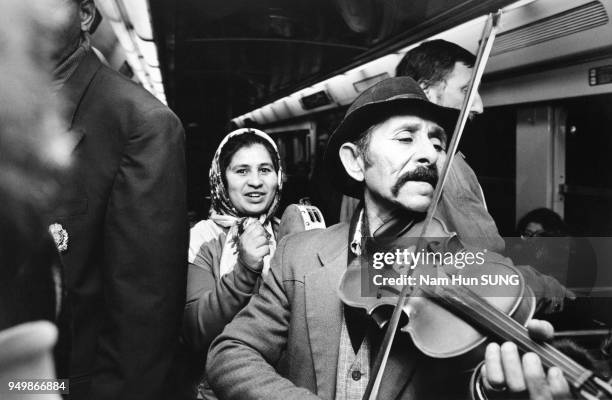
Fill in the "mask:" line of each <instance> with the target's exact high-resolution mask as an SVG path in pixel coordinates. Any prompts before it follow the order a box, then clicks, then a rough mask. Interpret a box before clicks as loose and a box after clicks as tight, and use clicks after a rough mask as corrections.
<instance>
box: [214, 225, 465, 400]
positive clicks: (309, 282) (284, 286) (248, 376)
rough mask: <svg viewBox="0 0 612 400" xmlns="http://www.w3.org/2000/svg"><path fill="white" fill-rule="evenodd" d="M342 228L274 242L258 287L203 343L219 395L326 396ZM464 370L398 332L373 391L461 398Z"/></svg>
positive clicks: (334, 360) (330, 385)
mask: <svg viewBox="0 0 612 400" xmlns="http://www.w3.org/2000/svg"><path fill="white" fill-rule="evenodd" d="M348 232H349V228H348V225H347V224H338V225H334V226H332V227H330V228H328V229H326V230H312V231H306V232H302V233H299V234H295V235H290V236H287V237H285V238H283V239H282V240H281V241H280V242H279V245H278V247H277V249H276V253H275V255H274V258H273V260H272V265H271V268H270V273H269V274H268V276H267V277H266V279H264V282H263V285H262V287H261V288H260V291H259V293H258V294H257V295H255V296H253V298H252V299H251V302H250V303H249V304H248V305H247V306H246V307H245V308H244V309H243V310H242V311H241V312H240V313H238V315H237V316H236V317H235V318H234V320H233V321H232V322H231V323H230V324H228V325H227V326H226V327H225V330H224V331H223V333H221V335H220V336H218V337H217V338H216V339H215V341H214V342H213V343H212V345H211V348H210V351H209V354H208V362H207V366H206V373H207V377H208V380H209V383H210V384H211V387H212V388H213V390H214V391H215V393H216V394H217V395H218V396H219V398H221V399H279V400H280V399H316V398H323V399H333V398H334V396H335V393H336V373H337V365H338V349H339V342H340V332H341V326H342V325H341V324H342V311H343V305H342V303H341V302H340V300H339V297H338V294H337V292H336V291H337V288H338V285H339V282H340V279H341V277H342V273H343V272H344V270H345V269H346V268H347V246H348ZM471 372H472V371H471V370H469V369H466V368H464V367H463V366H462V365H461V364H460V363H459V362H456V363H455V362H450V361H448V360H434V359H431V358H428V357H426V356H425V355H423V354H421V353H420V352H419V351H418V350H416V348H415V347H414V346H413V345H412V342H411V339H410V338H408V337H407V335H401V334H398V335H397V339H396V341H395V343H394V345H393V347H392V349H391V353H390V357H389V361H388V365H387V369H386V371H385V375H384V378H383V381H382V384H381V392H380V395H379V398H381V399H417V398H418V399H427V398H431V399H439V398H445V397H447V398H452V399H457V398H461V397H465V396H466V395H467V390H468V386H469V385H468V383H469V382H468V381H469V377H470V374H471Z"/></svg>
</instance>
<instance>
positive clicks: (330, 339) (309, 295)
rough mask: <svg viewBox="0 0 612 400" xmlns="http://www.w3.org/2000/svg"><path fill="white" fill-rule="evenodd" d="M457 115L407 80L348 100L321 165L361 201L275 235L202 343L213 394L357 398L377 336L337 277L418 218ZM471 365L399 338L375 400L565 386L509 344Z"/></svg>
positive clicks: (538, 331) (541, 392)
mask: <svg viewBox="0 0 612 400" xmlns="http://www.w3.org/2000/svg"><path fill="white" fill-rule="evenodd" d="M457 115H458V113H457V111H456V110H452V109H449V108H445V107H441V106H437V105H435V104H434V103H431V102H430V101H429V100H428V99H427V97H426V95H425V94H424V93H423V91H422V90H421V88H420V87H419V86H418V84H417V83H416V82H415V81H414V80H412V79H411V78H407V77H402V78H391V79H387V80H385V81H382V82H379V83H377V84H376V85H374V86H373V87H371V88H369V89H367V90H366V91H364V92H363V93H361V94H360V95H359V96H358V97H357V99H356V100H355V101H354V103H353V104H352V105H351V107H350V108H349V110H348V111H347V114H346V116H345V118H344V120H343V121H342V122H341V124H340V126H339V127H338V128H337V129H336V131H335V132H334V133H333V135H332V137H331V138H330V142H329V144H328V149H327V152H326V154H325V162H326V166H327V168H328V171H329V173H330V174H332V178H333V180H334V182H335V183H336V184H337V186H338V187H339V188H340V189H341V190H342V191H343V193H344V194H347V195H351V196H355V195H357V194H362V195H363V199H364V202H363V207H361V208H360V209H358V210H357V211H356V212H355V214H354V216H353V219H352V221H351V224H338V225H334V226H332V227H330V228H328V229H325V230H311V231H306V232H302V233H299V234H295V235H289V236H287V237H285V238H283V239H282V240H281V241H280V242H279V244H278V248H277V251H276V253H275V256H274V259H273V260H272V265H271V268H270V273H269V275H268V276H267V277H266V279H265V280H264V283H263V285H262V288H261V289H260V292H259V294H258V295H256V296H254V297H253V298H252V300H251V302H250V303H249V304H248V305H247V307H246V308H244V309H243V310H242V311H241V312H240V313H239V314H238V315H237V316H236V317H235V318H234V320H233V321H232V322H231V323H230V324H229V325H227V326H226V328H225V330H224V331H223V333H222V334H221V335H220V336H219V337H218V338H217V339H216V340H215V341H214V342H213V344H212V345H211V348H210V352H209V355H208V363H207V376H208V377H209V382H210V384H211V387H212V388H213V390H214V391H215V393H216V394H217V396H218V397H219V398H221V399H317V398H323V399H342V400H344V399H348V400H360V399H361V398H362V397H363V395H364V393H365V388H366V385H367V383H368V380H369V379H371V373H370V369H371V365H372V362H373V360H374V359H375V356H376V353H377V351H378V350H379V347H380V344H381V341H382V335H383V331H382V330H380V329H379V328H378V325H376V324H375V323H374V322H373V321H372V319H371V318H369V317H368V316H367V315H366V314H365V312H362V311H361V310H358V309H355V308H352V307H349V306H346V305H344V304H343V303H342V302H341V301H340V298H339V294H338V286H339V283H340V279H341V277H342V275H343V273H344V271H345V270H346V269H347V266H348V265H349V264H350V263H351V262H352V261H354V259H355V258H356V257H359V254H360V252H361V249H360V247H361V238H362V237H365V236H372V234H373V233H374V234H375V232H377V231H379V229H381V228H383V227H384V226H385V225H386V224H388V223H389V221H390V220H393V219H394V218H396V216H397V215H398V214H401V215H402V218H404V219H406V224H409V223H410V222H411V221H417V220H421V219H422V218H423V216H424V213H425V212H426V211H427V209H428V207H429V206H430V203H431V199H432V194H433V191H434V187H435V185H436V182H437V180H438V173H439V171H438V169H439V168H440V166H441V164H442V163H441V162H440V160H441V158H443V157H444V150H445V146H446V144H447V139H448V135H450V132H452V127H453V126H454V123H455V121H456V119H457ZM529 331H530V333H531V334H532V335H535V336H539V337H540V338H549V337H551V336H552V327H551V326H550V324H548V323H546V322H542V321H532V322H531V323H530V325H529ZM471 367H472V368H471V369H470V368H466V367H464V366H461V365H459V364H458V363H455V362H454V361H452V360H449V359H433V358H429V357H427V356H425V355H424V354H422V353H420V352H419V351H418V350H417V349H416V347H415V346H414V344H413V343H412V340H411V339H410V337H409V336H408V335H404V334H401V333H398V334H397V335H396V339H395V341H394V342H393V346H392V347H391V351H390V354H389V359H388V362H387V366H386V369H385V372H384V375H383V378H382V382H381V384H380V391H379V392H378V399H406V400H407V399H440V398H452V399H456V398H466V397H468V394H469V392H470V389H475V390H473V393H474V394H475V395H476V396H487V397H489V396H490V397H495V396H497V395H498V394H499V393H500V392H503V394H507V393H513V392H517V393H519V394H520V393H521V392H525V393H523V397H524V398H527V397H528V395H527V392H526V391H528V393H529V395H530V396H531V397H532V398H538V399H539V398H542V399H548V398H557V397H564V396H567V395H568V393H569V390H568V385H567V383H566V381H565V379H564V378H563V377H562V375H561V374H560V373H559V371H558V370H557V369H556V368H551V369H550V370H549V371H548V374H547V375H546V374H545V372H544V370H543V368H542V365H541V363H540V360H539V358H538V357H537V356H535V355H533V354H526V355H525V356H523V357H522V359H521V358H520V357H519V354H518V351H517V348H516V346H515V345H514V344H513V343H510V342H508V343H504V344H503V345H502V346H501V347H500V346H498V345H495V344H491V345H489V347H487V350H486V356H485V363H484V367H483V368H481V369H477V370H476V372H475V370H474V368H473V366H471ZM470 378H474V379H472V380H470ZM470 386H473V387H472V388H470Z"/></svg>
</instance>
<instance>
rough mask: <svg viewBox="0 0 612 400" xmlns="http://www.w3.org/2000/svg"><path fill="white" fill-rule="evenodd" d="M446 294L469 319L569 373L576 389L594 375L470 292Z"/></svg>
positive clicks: (465, 290) (449, 289)
mask: <svg viewBox="0 0 612 400" xmlns="http://www.w3.org/2000/svg"><path fill="white" fill-rule="evenodd" d="M443 290H444V291H445V292H450V293H451V294H454V295H455V297H456V298H454V297H444V296H443V297H442V299H444V300H446V301H447V302H449V303H450V304H451V305H453V306H455V307H457V306H458V308H460V310H459V311H461V312H463V313H465V314H467V316H468V317H471V318H472V319H473V320H474V321H475V322H477V323H478V324H480V325H483V327H484V328H485V329H487V330H489V331H491V332H492V333H495V334H496V335H498V336H500V337H501V338H502V339H508V340H513V341H516V342H519V344H520V345H521V346H522V348H523V349H527V350H528V351H533V352H535V353H538V354H539V355H540V356H541V357H542V359H543V360H544V362H545V363H546V364H548V366H552V365H557V366H559V367H560V368H561V369H563V370H564V371H565V372H566V375H568V377H569V378H570V379H571V380H572V381H573V382H574V384H575V385H576V386H582V384H583V383H584V381H585V380H586V379H588V377H589V376H590V375H591V373H590V371H588V370H587V369H585V368H583V367H582V366H580V365H579V364H578V363H576V362H575V361H574V360H572V359H571V358H569V357H567V356H565V355H564V354H563V353H560V352H558V351H557V350H556V349H554V348H553V347H552V346H550V345H548V346H543V345H540V344H538V343H535V342H533V341H532V340H531V338H529V336H528V335H527V333H526V331H525V328H524V327H523V326H522V325H520V324H519V323H518V322H516V321H515V320H513V319H512V318H510V317H508V316H507V315H505V314H504V313H502V312H501V311H500V310H498V309H497V308H495V307H494V306H492V305H491V304H489V303H488V302H486V301H484V300H483V299H481V298H480V297H479V296H478V295H476V294H475V293H474V292H473V291H471V290H469V289H468V288H464V287H458V288H455V289H454V290H453V288H448V287H444V288H443ZM457 292H463V293H457ZM464 298H465V299H466V300H471V303H473V304H472V307H471V308H470V305H467V304H462V302H461V300H460V299H464ZM472 310H473V311H475V313H472V312H471V311H472ZM479 314H483V315H484V316H485V317H486V318H488V322H490V323H491V324H490V325H489V324H487V323H483V322H482V321H480V319H479V318H478V316H481V315H479ZM495 321H496V322H497V323H496V322H495Z"/></svg>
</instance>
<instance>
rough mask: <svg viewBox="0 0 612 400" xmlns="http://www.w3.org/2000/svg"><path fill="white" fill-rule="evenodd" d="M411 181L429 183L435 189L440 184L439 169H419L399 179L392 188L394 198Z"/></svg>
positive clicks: (429, 167)
mask: <svg viewBox="0 0 612 400" xmlns="http://www.w3.org/2000/svg"><path fill="white" fill-rule="evenodd" d="M410 181H421V182H427V183H429V184H430V185H431V186H433V187H434V188H435V187H436V184H437V183H438V169H437V168H436V166H435V165H429V166H427V167H417V168H416V169H415V170H414V171H409V172H406V173H405V174H404V175H402V176H400V177H399V179H398V180H397V182H395V184H394V185H393V187H392V188H391V193H392V194H393V196H397V195H398V194H399V191H400V189H401V188H402V186H404V184H405V183H406V182H410Z"/></svg>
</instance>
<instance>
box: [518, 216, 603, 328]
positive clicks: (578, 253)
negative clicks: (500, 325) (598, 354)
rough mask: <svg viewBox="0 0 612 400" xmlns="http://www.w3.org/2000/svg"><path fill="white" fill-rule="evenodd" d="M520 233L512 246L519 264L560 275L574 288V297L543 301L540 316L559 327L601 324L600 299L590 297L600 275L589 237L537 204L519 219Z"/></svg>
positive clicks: (596, 326) (561, 279) (571, 288)
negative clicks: (578, 232)
mask: <svg viewBox="0 0 612 400" xmlns="http://www.w3.org/2000/svg"><path fill="white" fill-rule="evenodd" d="M516 234H517V236H520V238H518V239H517V240H516V241H515V242H514V244H513V245H512V246H509V257H510V258H512V260H513V261H514V262H515V263H516V264H528V265H531V266H532V267H533V268H535V269H536V270H537V271H539V272H540V273H542V274H545V275H549V276H552V277H554V278H555V279H557V280H558V281H559V282H561V284H563V285H565V286H566V287H567V288H568V289H569V290H571V291H572V292H573V293H574V294H575V296H576V299H575V300H574V301H570V302H568V301H565V302H562V301H557V302H555V301H554V299H553V301H552V302H551V303H550V304H542V307H540V309H539V312H538V317H539V318H541V319H547V320H549V321H551V322H553V323H554V325H555V327H556V328H558V329H559V330H568V329H570V330H571V329H587V328H598V327H599V323H598V322H597V321H596V320H597V319H600V318H598V317H597V315H598V311H597V310H599V309H600V308H601V304H598V303H600V302H599V301H597V300H595V299H591V298H590V297H589V295H590V293H591V291H592V289H593V287H594V285H595V281H596V278H597V256H596V254H595V251H594V249H593V247H592V245H591V244H590V242H589V240H588V238H584V237H576V236H571V232H570V231H569V228H568V227H567V225H566V224H565V222H564V221H563V219H562V218H561V216H560V215H559V214H557V213H555V212H554V211H552V210H550V209H548V208H537V209H535V210H532V211H530V212H528V213H527V214H525V215H524V216H523V217H522V218H521V219H520V220H519V222H518V224H517V227H516Z"/></svg>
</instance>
